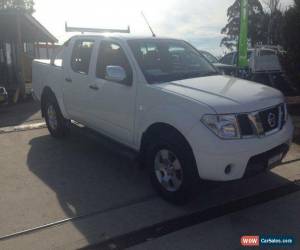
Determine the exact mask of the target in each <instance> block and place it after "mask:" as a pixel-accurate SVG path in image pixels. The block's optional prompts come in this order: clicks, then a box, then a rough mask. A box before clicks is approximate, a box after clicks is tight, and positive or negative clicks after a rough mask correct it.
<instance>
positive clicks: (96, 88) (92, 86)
mask: <svg viewBox="0 0 300 250" xmlns="http://www.w3.org/2000/svg"><path fill="white" fill-rule="evenodd" d="M89 88H90V89H92V90H98V89H99V87H98V86H97V85H89Z"/></svg>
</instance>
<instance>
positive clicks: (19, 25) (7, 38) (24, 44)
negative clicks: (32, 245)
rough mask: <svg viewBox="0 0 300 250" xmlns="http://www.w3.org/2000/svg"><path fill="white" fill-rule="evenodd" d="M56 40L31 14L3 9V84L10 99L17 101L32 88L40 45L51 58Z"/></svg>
mask: <svg viewBox="0 0 300 250" xmlns="http://www.w3.org/2000/svg"><path fill="white" fill-rule="evenodd" d="M54 43H57V39H56V38H55V37H54V36H53V35H52V34H51V33H50V32H49V31H48V30H47V29H46V28H45V27H43V26H42V25H41V24H40V23H39V22H38V21H37V20H36V19H35V18H34V17H32V16H31V15H29V14H26V13H25V12H24V11H21V10H15V9H11V10H0V86H4V87H5V88H6V89H7V91H8V93H9V96H10V98H11V100H13V101H14V102H17V101H18V100H19V98H22V97H24V96H25V94H26V92H27V91H28V90H29V89H31V80H32V76H31V69H32V60H33V59H34V58H40V57H41V52H40V51H41V50H40V48H41V47H42V48H44V51H45V54H46V55H45V56H46V57H48V58H49V57H50V54H51V52H52V51H51V49H52V50H53V48H54V47H55V45H54ZM49 45H51V46H50V47H51V48H49ZM45 56H43V57H45Z"/></svg>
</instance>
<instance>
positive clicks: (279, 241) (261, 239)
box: [241, 235, 295, 247]
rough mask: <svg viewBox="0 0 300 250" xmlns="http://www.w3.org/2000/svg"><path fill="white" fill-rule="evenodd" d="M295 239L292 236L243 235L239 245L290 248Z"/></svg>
mask: <svg viewBox="0 0 300 250" xmlns="http://www.w3.org/2000/svg"><path fill="white" fill-rule="evenodd" d="M294 244H295V239H294V237H292V236H282V235H280V236H274V235H260V236H259V235H252V236H251V235H244V236H242V237H241V245H242V246H244V247H259V246H264V247H266V246H277V247H278V246H282V247H284V246H286V247H288V246H292V245H294Z"/></svg>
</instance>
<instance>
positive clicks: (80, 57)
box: [71, 40, 94, 75]
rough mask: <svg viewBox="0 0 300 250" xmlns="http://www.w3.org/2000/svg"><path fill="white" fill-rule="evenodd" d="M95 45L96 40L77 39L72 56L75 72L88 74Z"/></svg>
mask: <svg viewBox="0 0 300 250" xmlns="http://www.w3.org/2000/svg"><path fill="white" fill-rule="evenodd" d="M93 47H94V41H91V40H79V41H76V43H75V45H74V47H73V51H72V57H71V68H72V70H73V71H74V72H77V73H80V74H86V75H87V74H88V72H89V67H90V61H91V55H92V51H93Z"/></svg>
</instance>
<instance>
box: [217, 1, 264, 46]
mask: <svg viewBox="0 0 300 250" xmlns="http://www.w3.org/2000/svg"><path fill="white" fill-rule="evenodd" d="M248 4H249V31H248V32H249V33H248V38H249V41H250V43H251V45H252V46H254V45H255V44H257V43H265V42H266V37H267V35H266V33H267V28H266V27H267V20H266V15H265V13H264V10H263V7H262V5H261V3H260V1H259V0H248ZM227 17H228V23H227V24H226V26H225V27H224V28H223V29H222V30H221V33H222V34H223V35H225V37H224V38H223V39H222V41H221V46H222V45H224V46H225V47H227V48H228V49H230V50H233V49H234V48H235V47H236V46H237V43H238V37H239V25H240V1H239V0H235V2H234V3H233V5H231V6H230V7H229V8H228V10H227Z"/></svg>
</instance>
